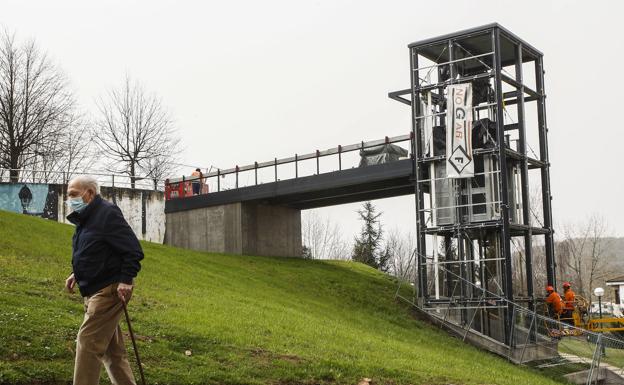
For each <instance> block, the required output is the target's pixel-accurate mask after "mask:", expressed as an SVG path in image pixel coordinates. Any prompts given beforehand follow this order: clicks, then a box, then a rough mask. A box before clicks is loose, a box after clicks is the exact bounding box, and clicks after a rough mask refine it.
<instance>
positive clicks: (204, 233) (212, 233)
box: [165, 202, 302, 257]
mask: <svg viewBox="0 0 624 385" xmlns="http://www.w3.org/2000/svg"><path fill="white" fill-rule="evenodd" d="M166 215H167V218H166V232H165V244H167V245H171V246H176V247H182V248H186V249H192V250H200V251H208V252H214V253H228V254H239V255H263V256H280V257H299V256H301V247H302V242H301V210H299V209H295V208H290V207H286V206H277V205H265V204H259V203H251V202H237V203H230V204H224V205H216V206H209V207H201V208H196V209H190V210H184V211H177V212H170V213H167V214H166Z"/></svg>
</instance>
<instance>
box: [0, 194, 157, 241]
mask: <svg viewBox="0 0 624 385" xmlns="http://www.w3.org/2000/svg"><path fill="white" fill-rule="evenodd" d="M100 190H101V195H102V197H103V198H104V199H106V200H109V201H111V202H114V203H115V204H117V206H119V208H120V209H121V211H122V212H123V215H124V217H125V218H126V220H127V221H128V223H129V224H130V226H131V227H132V229H133V230H134V232H135V233H136V235H137V237H138V238H139V239H143V240H146V241H151V242H158V243H162V242H163V239H164V237H165V199H164V194H163V193H162V192H160V191H150V190H131V189H127V188H117V187H102V188H101V189H100ZM65 199H67V198H66V196H65V186H64V185H61V184H45V183H0V210H6V211H13V212H17V213H22V214H25V215H31V216H38V217H42V218H46V219H51V220H55V221H58V222H62V223H69V222H68V221H67V220H66V219H65V217H66V216H67V214H69V210H68V209H67V206H66V205H65V203H64V201H65Z"/></svg>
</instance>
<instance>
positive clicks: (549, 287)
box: [546, 286, 555, 291]
mask: <svg viewBox="0 0 624 385" xmlns="http://www.w3.org/2000/svg"><path fill="white" fill-rule="evenodd" d="M546 291H555V288H554V287H552V286H546Z"/></svg>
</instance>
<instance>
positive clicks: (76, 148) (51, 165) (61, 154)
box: [31, 114, 94, 182]
mask: <svg viewBox="0 0 624 385" xmlns="http://www.w3.org/2000/svg"><path fill="white" fill-rule="evenodd" d="M93 161H94V151H93V144H92V136H91V132H90V131H89V129H88V128H87V124H86V122H85V119H84V118H83V117H82V116H80V115H78V114H75V115H74V116H73V118H71V119H69V120H68V122H67V125H66V127H65V129H64V130H63V131H61V132H57V133H55V134H54V135H52V136H50V140H46V141H43V142H42V143H40V144H39V145H37V147H36V149H35V156H34V157H33V160H32V163H31V165H32V168H33V169H38V170H41V171H37V172H35V171H32V174H33V175H32V176H33V178H34V179H36V180H43V181H45V182H51V181H55V182H60V181H67V180H69V179H70V178H71V177H72V176H73V175H74V174H75V173H77V172H86V171H88V170H89V168H90V167H91V166H92V164H93Z"/></svg>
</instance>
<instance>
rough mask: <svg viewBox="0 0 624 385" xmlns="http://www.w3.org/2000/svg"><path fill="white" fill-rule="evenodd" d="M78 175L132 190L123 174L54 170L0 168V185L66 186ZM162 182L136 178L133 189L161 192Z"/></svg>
mask: <svg viewBox="0 0 624 385" xmlns="http://www.w3.org/2000/svg"><path fill="white" fill-rule="evenodd" d="M12 172H17V173H18V177H17V180H15V178H12V177H11V173H12ZM78 175H89V176H92V177H94V178H95V179H96V180H97V181H98V183H99V185H100V186H106V187H123V188H132V181H131V179H130V177H129V176H128V175H125V174H107V173H100V172H66V171H55V170H36V169H8V168H0V183H1V182H5V183H10V182H13V183H46V184H62V185H65V184H67V183H68V182H69V181H70V180H71V178H73V177H75V176H78ZM163 186H164V180H159V179H157V178H151V177H145V176H136V177H135V183H134V188H135V189H143V190H161V191H162V188H163Z"/></svg>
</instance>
